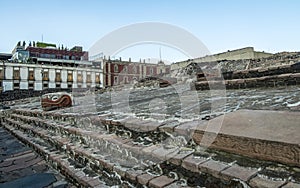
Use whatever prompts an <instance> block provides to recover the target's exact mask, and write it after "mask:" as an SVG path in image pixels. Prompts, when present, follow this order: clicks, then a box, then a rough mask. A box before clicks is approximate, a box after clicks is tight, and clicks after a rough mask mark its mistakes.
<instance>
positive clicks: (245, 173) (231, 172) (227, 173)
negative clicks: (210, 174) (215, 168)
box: [221, 165, 258, 181]
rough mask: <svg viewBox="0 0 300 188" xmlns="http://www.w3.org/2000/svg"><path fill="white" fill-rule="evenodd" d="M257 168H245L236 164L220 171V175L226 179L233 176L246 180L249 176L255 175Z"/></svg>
mask: <svg viewBox="0 0 300 188" xmlns="http://www.w3.org/2000/svg"><path fill="white" fill-rule="evenodd" d="M257 172H258V170H257V169H253V168H245V167H241V166H238V165H233V166H231V167H229V168H227V169H225V170H224V171H222V172H221V176H222V177H223V178H225V179H227V180H231V179H233V178H237V179H240V180H242V181H248V180H249V179H250V178H251V177H253V176H254V175H256V174H257Z"/></svg>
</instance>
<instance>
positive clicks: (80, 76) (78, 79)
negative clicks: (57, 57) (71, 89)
mask: <svg viewBox="0 0 300 188" xmlns="http://www.w3.org/2000/svg"><path fill="white" fill-rule="evenodd" d="M77 82H82V74H77Z"/></svg>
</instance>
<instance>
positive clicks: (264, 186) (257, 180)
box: [249, 176, 285, 188]
mask: <svg viewBox="0 0 300 188" xmlns="http://www.w3.org/2000/svg"><path fill="white" fill-rule="evenodd" d="M283 184H285V181H282V180H269V179H266V178H263V177H259V176H256V177H254V178H252V179H251V180H250V181H249V185H250V186H251V187H253V188H279V187H281V186H282V185H283Z"/></svg>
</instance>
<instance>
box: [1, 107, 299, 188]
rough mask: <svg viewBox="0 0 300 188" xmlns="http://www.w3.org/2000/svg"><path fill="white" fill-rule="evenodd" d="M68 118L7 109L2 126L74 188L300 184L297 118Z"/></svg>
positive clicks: (240, 114)
mask: <svg viewBox="0 0 300 188" xmlns="http://www.w3.org/2000/svg"><path fill="white" fill-rule="evenodd" d="M62 112H63V111H62V110H58V111H53V112H43V111H41V110H30V109H16V110H11V111H5V112H4V113H3V114H2V118H1V124H2V125H3V127H4V128H5V129H7V130H9V131H10V132H11V133H12V134H13V135H15V136H16V137H17V138H18V139H20V140H21V141H23V142H24V143H26V144H28V145H29V146H30V147H31V148H33V149H34V150H35V151H36V152H37V153H39V154H40V156H42V157H43V158H44V159H45V160H46V161H47V162H48V163H49V164H51V165H52V166H53V167H54V168H55V169H57V170H58V171H59V172H60V173H62V174H63V175H65V176H66V177H67V178H68V179H69V180H70V181H71V182H73V183H74V184H75V185H80V186H85V187H86V186H87V187H105V186H108V187H109V186H121V187H141V186H144V185H145V186H147V187H187V186H190V187H195V186H206V187H237V186H239V187H245V185H249V186H251V187H284V188H287V187H291V186H292V187H296V186H299V184H298V183H299V181H300V174H299V172H300V169H299V143H298V142H297V141H299V139H298V138H297V133H298V132H299V130H298V129H299V126H297V125H296V124H297V123H296V122H298V121H297V120H299V113H298V112H293V113H288V112H268V111H245V110H242V111H237V112H233V113H229V114H227V115H224V116H219V117H217V118H214V119H212V120H209V121H207V120H195V121H190V122H179V121H176V120H174V121H170V120H168V121H154V120H150V119H149V120H142V119H140V118H136V117H131V118H123V119H113V118H111V114H101V115H95V114H91V113H81V114H76V113H62ZM261 116H263V117H265V119H263V118H260V117H261ZM236 118H241V119H242V121H234V120H235V119H236ZM221 120H224V121H223V124H222V127H221V129H220V130H218V122H221ZM273 120H274V121H273ZM274 122H275V124H274ZM283 123H285V124H284V127H281V126H282V125H283ZM207 125H209V126H207ZM240 126H242V128H241V127H240ZM270 129H273V131H272V132H273V133H274V134H271V133H270V131H269V130H270ZM282 129H284V130H282ZM203 131H206V134H203ZM215 132H219V135H218V136H217V137H216V139H215V140H214V141H213V142H212V145H211V147H209V148H207V149H205V143H206V144H207V143H208V142H207V141H209V139H208V140H205V139H204V140H202V141H201V138H203V137H205V136H207V135H208V137H207V138H212V137H211V136H214V135H213V134H214V133H215ZM281 132H282V133H284V134H279V133H281ZM256 133H257V134H256ZM276 133H278V134H276ZM236 140H238V143H239V144H237V141H236ZM203 143H204V145H203ZM271 156H273V157H271ZM265 160H268V161H265ZM270 160H271V161H274V162H270ZM296 166H298V167H296Z"/></svg>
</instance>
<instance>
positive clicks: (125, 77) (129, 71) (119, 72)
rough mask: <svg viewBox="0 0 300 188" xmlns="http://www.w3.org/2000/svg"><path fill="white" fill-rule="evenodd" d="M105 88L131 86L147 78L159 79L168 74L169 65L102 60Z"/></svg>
mask: <svg viewBox="0 0 300 188" xmlns="http://www.w3.org/2000/svg"><path fill="white" fill-rule="evenodd" d="M103 63H104V74H105V79H104V81H105V86H107V87H110V86H116V85H122V84H132V83H134V82H135V81H138V80H140V79H142V78H145V77H148V76H156V77H161V76H164V75H167V74H169V73H170V65H165V64H164V63H163V62H162V61H160V62H158V63H157V64H153V63H151V64H150V63H145V61H143V62H131V59H129V60H128V61H122V60H121V59H120V60H110V59H108V60H106V59H104V62H103Z"/></svg>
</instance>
